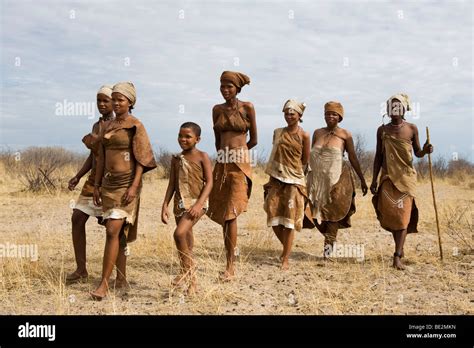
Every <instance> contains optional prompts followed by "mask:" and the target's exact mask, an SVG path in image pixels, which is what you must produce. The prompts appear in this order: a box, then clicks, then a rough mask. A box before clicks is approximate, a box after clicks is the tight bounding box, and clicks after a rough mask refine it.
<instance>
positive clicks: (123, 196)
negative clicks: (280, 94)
mask: <svg viewBox="0 0 474 348" xmlns="http://www.w3.org/2000/svg"><path fill="white" fill-rule="evenodd" d="M135 101H136V92H135V87H134V86H133V84H132V83H130V82H120V83H117V84H116V85H115V86H114V88H113V90H112V102H113V108H114V112H115V115H116V117H115V119H114V120H112V121H110V123H108V124H107V126H106V127H105V129H104V132H103V136H102V141H101V146H100V149H99V160H98V163H97V172H96V177H95V185H94V186H95V187H94V203H95V204H96V205H98V206H99V205H102V211H103V216H102V218H103V219H104V221H105V223H106V225H105V226H106V234H107V240H106V243H105V250H104V261H103V266H102V280H101V282H100V285H99V287H98V288H97V289H96V290H95V291H93V292H91V296H92V298H93V299H95V300H102V299H103V298H104V297H105V296H106V294H107V290H108V288H109V277H110V275H111V274H112V270H113V267H114V264H116V265H117V278H116V280H115V286H116V287H120V286H121V285H122V286H123V285H126V275H125V265H126V254H125V248H126V246H127V242H133V241H134V240H135V239H136V237H137V226H138V211H139V207H140V191H141V188H142V174H143V173H145V172H147V171H149V170H151V169H154V168H156V163H155V158H154V156H153V151H152V150H151V145H150V140H149V138H148V135H147V133H146V130H145V127H144V126H143V124H142V123H141V122H140V121H139V120H138V119H137V118H135V116H133V115H131V114H130V111H131V110H132V109H133V105H135Z"/></svg>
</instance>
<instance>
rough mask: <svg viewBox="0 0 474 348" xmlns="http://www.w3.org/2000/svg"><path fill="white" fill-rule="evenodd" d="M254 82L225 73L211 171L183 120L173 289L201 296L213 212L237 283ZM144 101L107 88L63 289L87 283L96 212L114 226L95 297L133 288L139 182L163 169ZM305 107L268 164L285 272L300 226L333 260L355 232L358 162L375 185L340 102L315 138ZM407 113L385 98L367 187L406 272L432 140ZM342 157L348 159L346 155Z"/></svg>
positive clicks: (293, 114) (176, 159)
mask: <svg viewBox="0 0 474 348" xmlns="http://www.w3.org/2000/svg"><path fill="white" fill-rule="evenodd" d="M249 83H250V79H249V77H248V76H246V75H245V74H243V73H240V72H233V71H224V72H223V73H222V75H221V78H220V91H221V94H222V96H223V98H224V100H225V101H224V103H222V104H217V105H215V106H214V107H213V109H212V118H213V124H214V127H213V128H214V135H215V147H216V151H217V159H216V163H215V165H214V168H212V163H211V160H210V158H209V156H208V154H206V153H205V152H203V151H200V150H198V149H197V147H196V145H197V144H198V143H199V142H200V140H201V128H200V126H199V125H198V124H196V123H194V122H185V123H184V124H182V125H181V126H180V128H179V133H178V143H179V145H180V147H181V149H182V152H181V153H179V154H177V155H174V156H173V157H172V161H171V172H170V178H169V184H168V188H167V190H166V193H165V198H164V202H163V205H162V210H161V220H162V222H163V223H165V224H167V223H168V222H169V204H170V202H171V200H172V199H173V213H174V216H175V220H176V230H175V231H174V240H175V242H176V247H177V249H178V254H179V260H180V266H181V267H180V269H181V272H180V274H178V276H177V277H176V278H175V279H174V280H173V284H174V285H176V286H178V285H186V287H187V291H188V293H191V294H192V293H195V291H196V289H197V282H196V276H195V273H196V272H195V270H196V263H195V260H194V257H193V244H194V236H193V230H192V229H193V226H194V225H195V224H196V223H197V222H198V220H199V219H200V218H201V217H202V216H203V215H204V214H207V216H208V217H209V218H210V219H211V220H213V221H214V222H216V223H218V224H219V225H221V226H222V231H223V236H224V245H225V249H226V268H225V271H224V272H222V273H221V274H220V276H219V278H220V280H222V281H230V280H232V278H233V277H234V275H235V269H234V262H235V258H236V255H237V254H238V247H237V231H238V225H237V220H238V216H239V215H240V214H241V213H242V212H244V211H246V209H247V205H248V201H249V198H250V195H251V191H252V166H251V154H250V152H249V150H251V149H252V148H253V147H255V146H256V145H257V123H256V116H255V109H254V106H253V105H252V103H250V102H244V101H240V100H239V99H238V98H237V95H238V94H239V93H240V91H241V89H242V88H243V87H244V86H245V85H248V84H249ZM135 102H136V91H135V87H134V86H133V84H132V83H130V82H120V83H117V84H116V85H114V86H108V85H106V86H103V87H101V88H100V89H99V91H98V92H97V107H98V109H99V112H100V113H101V115H102V116H101V117H100V119H99V120H98V121H97V122H96V123H95V124H94V125H93V127H92V132H91V133H89V134H87V135H86V136H85V137H84V138H83V139H82V141H83V143H84V144H85V145H86V147H87V148H88V149H90V155H89V157H88V158H87V160H86V161H85V163H84V165H83V166H82V168H81V169H80V170H79V172H78V173H77V174H76V176H74V177H73V178H72V179H71V180H70V181H69V189H71V190H73V189H74V187H75V186H76V185H77V184H78V183H79V180H80V179H81V178H82V177H83V176H84V175H86V174H87V173H88V172H89V171H90V174H89V177H88V178H87V180H86V182H85V183H84V186H83V188H82V191H81V194H80V196H79V199H78V200H77V202H76V204H75V207H74V210H73V215H72V237H73V245H74V253H75V258H76V264H77V268H76V270H75V271H74V272H73V273H71V274H69V275H67V277H66V282H68V283H74V282H77V281H81V280H84V279H86V278H87V277H88V273H87V269H86V233H85V223H86V221H87V220H88V218H89V216H93V217H96V218H97V219H98V222H99V223H100V224H103V225H105V229H106V243H105V250H104V259H103V267H102V278H101V282H100V284H99V286H98V287H97V289H96V290H94V291H93V292H91V293H90V294H91V296H92V298H93V299H95V300H101V299H103V298H104V297H105V296H106V294H107V291H108V289H109V288H110V287H111V286H113V287H115V288H119V287H123V286H127V280H126V259H127V243H130V242H133V241H134V240H135V239H136V237H137V227H138V216H139V208H140V193H141V190H142V175H143V174H144V173H146V172H147V171H149V170H152V169H154V168H156V166H157V164H156V162H155V159H154V156H153V152H152V148H151V145H150V140H149V138H148V135H147V132H146V130H145V127H144V126H143V124H142V123H141V122H140V121H139V120H138V119H137V118H136V117H135V116H133V115H132V114H131V111H132V109H133V107H134V105H135ZM305 107H306V105H305V104H304V103H302V102H299V101H297V100H293V99H290V100H288V101H286V102H285V103H284V105H283V109H282V112H283V115H284V120H285V122H286V126H285V127H281V128H277V129H275V131H274V133H273V148H272V152H271V155H270V159H269V161H268V164H267V166H266V169H265V172H266V174H268V175H269V181H268V183H266V184H265V185H264V187H263V188H264V196H265V200H264V207H263V208H264V210H265V212H266V214H267V225H268V226H269V227H272V228H273V231H274V233H275V235H276V237H277V238H278V240H279V241H280V242H281V244H282V248H283V250H282V253H281V256H280V261H281V268H282V269H283V270H286V269H288V268H289V257H290V253H291V248H292V243H293V239H294V234H295V231H297V232H298V231H301V230H302V229H303V228H317V229H318V230H319V231H320V232H321V233H322V234H323V235H324V255H325V256H329V255H330V254H331V250H332V248H333V246H334V243H335V241H336V238H337V232H338V230H339V229H341V228H348V227H350V226H351V222H350V217H351V215H353V214H354V213H355V211H356V208H355V195H356V194H355V192H356V191H355V182H354V178H353V171H352V169H351V166H352V168H353V170H354V172H355V173H356V175H357V176H358V177H359V179H360V184H361V189H362V193H363V195H366V194H367V192H368V189H369V188H368V186H367V184H366V182H365V179H364V176H363V174H362V171H361V169H360V165H359V161H358V159H357V155H356V151H355V147H354V142H353V139H352V135H351V133H350V132H349V131H348V130H346V129H343V128H341V127H340V124H341V122H342V121H343V119H344V108H343V106H342V105H341V104H340V103H339V102H336V101H329V102H327V103H326V104H325V105H324V120H325V122H326V127H323V128H320V129H316V130H315V131H314V132H313V135H312V137H311V136H310V134H309V133H308V132H306V131H304V130H303V128H302V127H301V123H302V122H303V114H304V111H305ZM410 107H411V104H410V100H409V97H408V96H407V95H405V94H401V93H400V94H396V95H394V96H392V97H390V98H389V99H388V100H387V114H388V116H389V117H390V119H391V121H390V123H388V124H382V125H381V126H380V127H379V128H378V130H377V149H376V154H375V161H374V168H373V180H372V183H371V185H370V191H371V192H372V194H373V198H372V202H373V205H374V208H375V212H376V216H377V218H378V220H379V221H380V224H381V226H382V227H383V228H384V229H386V230H388V231H390V232H392V234H393V237H394V241H395V253H394V256H393V266H394V267H395V268H397V269H404V266H403V263H402V261H401V260H402V258H403V256H404V253H403V245H404V242H405V237H406V235H407V233H412V232H417V221H418V209H417V207H416V204H415V192H414V189H415V186H416V171H415V169H414V167H413V156H412V153H414V154H415V156H417V157H423V156H424V155H426V154H428V153H431V152H432V151H433V147H432V145H431V144H428V143H425V144H424V146H423V147H420V141H419V137H418V130H417V127H416V126H415V125H414V124H411V123H408V122H406V121H405V119H404V115H405V112H407V111H409V110H410ZM282 123H283V122H282ZM345 152H347V155H348V159H349V163H348V162H346V161H345V160H344V153H345ZM380 172H381V174H380V178H379V173H380ZM173 197H174V198H173ZM114 266H115V267H116V271H117V276H116V279H115V281H114V283H110V282H109V278H110V277H111V274H112V272H113V269H114Z"/></svg>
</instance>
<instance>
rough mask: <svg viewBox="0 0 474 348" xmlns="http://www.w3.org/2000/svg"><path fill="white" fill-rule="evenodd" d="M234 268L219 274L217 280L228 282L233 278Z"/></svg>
mask: <svg viewBox="0 0 474 348" xmlns="http://www.w3.org/2000/svg"><path fill="white" fill-rule="evenodd" d="M234 276H235V274H234V270H227V269H226V270H225V271H224V272H222V273H221V274H219V280H220V281H221V282H230V281H232V279H234Z"/></svg>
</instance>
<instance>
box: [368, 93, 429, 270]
mask: <svg viewBox="0 0 474 348" xmlns="http://www.w3.org/2000/svg"><path fill="white" fill-rule="evenodd" d="M410 109H411V104H410V99H409V97H408V95H406V94H403V93H398V94H395V95H394V96H392V97H390V98H389V99H388V100H387V114H388V116H389V117H390V118H391V122H390V123H389V124H387V125H385V124H382V125H381V126H380V127H379V128H378V129H377V150H376V153H375V159H374V172H373V176H372V178H373V179H372V184H371V185H370V191H371V192H372V194H373V195H374V196H373V197H372V203H373V205H374V208H375V212H376V214H377V219H378V220H379V221H380V225H381V226H382V227H383V228H384V229H385V230H387V231H389V232H392V235H393V239H394V241H395V253H394V254H393V267H394V268H396V269H399V270H403V269H405V267H404V265H403V263H402V261H401V259H402V257H403V256H404V252H403V246H404V244H405V238H406V236H407V233H415V232H418V230H417V224H418V208H417V207H416V203H415V195H416V193H415V192H416V171H415V168H414V167H413V155H412V153H413V152H414V153H415V156H416V157H418V158H421V157H423V156H425V155H426V154H428V153H432V152H433V146H432V145H431V144H429V143H428V142H426V143H425V144H424V145H423V148H421V147H420V140H419V136H418V128H417V127H416V125H414V124H413V123H409V122H407V121H405V112H406V111H410ZM380 171H381V174H380V184H379V185H377V179H378V176H379V172H380Z"/></svg>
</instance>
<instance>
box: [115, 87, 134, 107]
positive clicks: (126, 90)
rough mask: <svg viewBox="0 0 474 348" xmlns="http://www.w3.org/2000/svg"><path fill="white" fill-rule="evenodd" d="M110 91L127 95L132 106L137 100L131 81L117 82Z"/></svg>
mask: <svg viewBox="0 0 474 348" xmlns="http://www.w3.org/2000/svg"><path fill="white" fill-rule="evenodd" d="M112 92H117V93H120V94H122V95H124V96H125V97H127V98H128V100H130V103H131V104H132V106H133V105H135V102H136V101H137V92H136V91H135V86H134V85H133V83H131V82H119V83H117V84H116V85H115V86H114V88H113V89H112Z"/></svg>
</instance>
